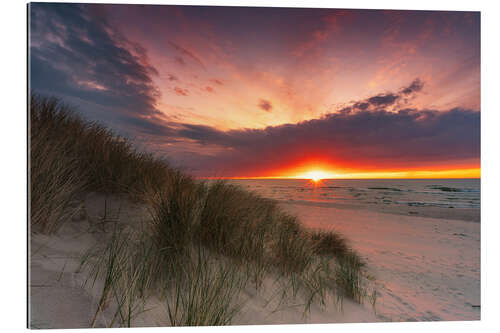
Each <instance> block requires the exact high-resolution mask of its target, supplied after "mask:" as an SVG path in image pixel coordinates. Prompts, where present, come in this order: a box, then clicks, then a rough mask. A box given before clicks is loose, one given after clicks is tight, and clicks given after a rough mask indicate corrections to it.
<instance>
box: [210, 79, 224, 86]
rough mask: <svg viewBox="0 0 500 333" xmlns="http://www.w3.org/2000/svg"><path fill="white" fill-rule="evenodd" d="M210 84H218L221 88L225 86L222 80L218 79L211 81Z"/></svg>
mask: <svg viewBox="0 0 500 333" xmlns="http://www.w3.org/2000/svg"><path fill="white" fill-rule="evenodd" d="M210 82H213V83H215V84H218V85H219V86H222V85H224V83H223V82H222V81H221V80H218V79H211V80H210Z"/></svg>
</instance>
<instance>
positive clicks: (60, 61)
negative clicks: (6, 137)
mask: <svg viewBox="0 0 500 333" xmlns="http://www.w3.org/2000/svg"><path fill="white" fill-rule="evenodd" d="M29 15H30V16H29V17H30V26H29V51H30V88H31V90H32V91H34V92H36V93H40V94H43V95H46V96H57V97H60V98H61V99H62V100H63V101H64V102H65V103H67V104H70V105H73V106H75V107H76V108H77V110H78V112H79V113H80V114H81V115H82V116H84V117H85V118H86V119H89V120H92V121H98V122H100V123H102V124H105V125H107V126H109V127H111V128H112V129H113V130H114V131H115V132H116V133H118V134H120V135H123V136H126V137H128V138H131V139H132V140H133V141H134V142H136V144H137V145H138V147H140V149H145V150H148V151H151V152H153V153H155V154H157V155H158V156H161V157H164V158H166V159H167V160H168V161H169V162H170V163H171V164H172V165H174V166H178V167H182V168H183V169H185V170H187V171H188V172H190V173H192V174H193V175H195V176H198V177H240V178H246V177H272V178H274V177H299V178H301V177H309V176H308V175H311V173H315V174H316V175H317V174H321V176H322V177H323V178H379V177H381V178H400V177H403V178H435V177H437V178H440V177H479V175H480V14H479V13H478V12H456V11H455V12H442V11H390V10H344V9H305V8H258V7H200V6H167V5H161V6H159V5H156V6H151V5H110V4H108V5H97V4H93V5H85V4H42V3H32V4H31V6H30V14H29Z"/></svg>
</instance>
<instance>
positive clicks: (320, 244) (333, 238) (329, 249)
mask: <svg viewBox="0 0 500 333" xmlns="http://www.w3.org/2000/svg"><path fill="white" fill-rule="evenodd" d="M311 240H312V247H313V252H314V253H315V254H317V255H322V256H325V255H331V256H334V257H343V256H345V255H346V254H347V253H348V252H349V246H348V245H347V240H346V239H345V238H344V237H342V236H341V235H340V234H339V233H337V232H334V231H321V230H319V231H313V232H311Z"/></svg>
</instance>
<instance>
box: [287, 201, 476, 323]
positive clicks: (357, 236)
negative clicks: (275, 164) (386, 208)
mask: <svg viewBox="0 0 500 333" xmlns="http://www.w3.org/2000/svg"><path fill="white" fill-rule="evenodd" d="M283 206H284V207H285V208H286V209H287V210H289V211H290V212H293V213H295V214H297V215H298V216H299V217H300V218H301V221H303V223H304V224H305V225H306V226H307V227H309V228H315V229H316V228H319V229H325V230H331V229H334V230H336V231H338V232H340V233H341V234H343V235H345V236H346V237H347V238H348V239H349V240H350V241H351V242H352V245H353V247H354V248H355V249H356V250H357V251H358V252H359V253H360V255H361V256H362V257H363V258H364V259H365V260H366V262H367V266H368V270H369V272H370V274H372V275H373V278H374V281H375V284H376V286H377V296H378V297H377V303H376V312H377V315H378V317H379V318H380V319H382V320H388V321H415V320H417V321H428V320H479V319H480V304H481V302H480V227H481V226H480V223H477V222H475V221H471V220H465V219H466V217H467V216H468V215H469V214H471V212H470V211H465V212H464V215H465V216H464V215H462V216H460V219H442V218H441V219H438V218H427V217H417V216H404V215H402V214H399V213H393V214H390V213H384V212H376V211H374V210H372V209H356V210H353V209H339V208H334V207H321V206H313V205H301V204H283ZM477 213H478V212H476V214H477ZM441 214H445V213H444V212H441ZM453 214H460V211H459V210H455V211H453Z"/></svg>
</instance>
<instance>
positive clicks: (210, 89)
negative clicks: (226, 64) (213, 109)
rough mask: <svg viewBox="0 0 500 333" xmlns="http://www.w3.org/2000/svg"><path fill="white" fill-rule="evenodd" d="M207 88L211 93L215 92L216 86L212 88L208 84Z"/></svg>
mask: <svg viewBox="0 0 500 333" xmlns="http://www.w3.org/2000/svg"><path fill="white" fill-rule="evenodd" d="M205 90H206V91H208V92H209V93H213V92H214V88H212V87H210V86H206V87H205Z"/></svg>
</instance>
